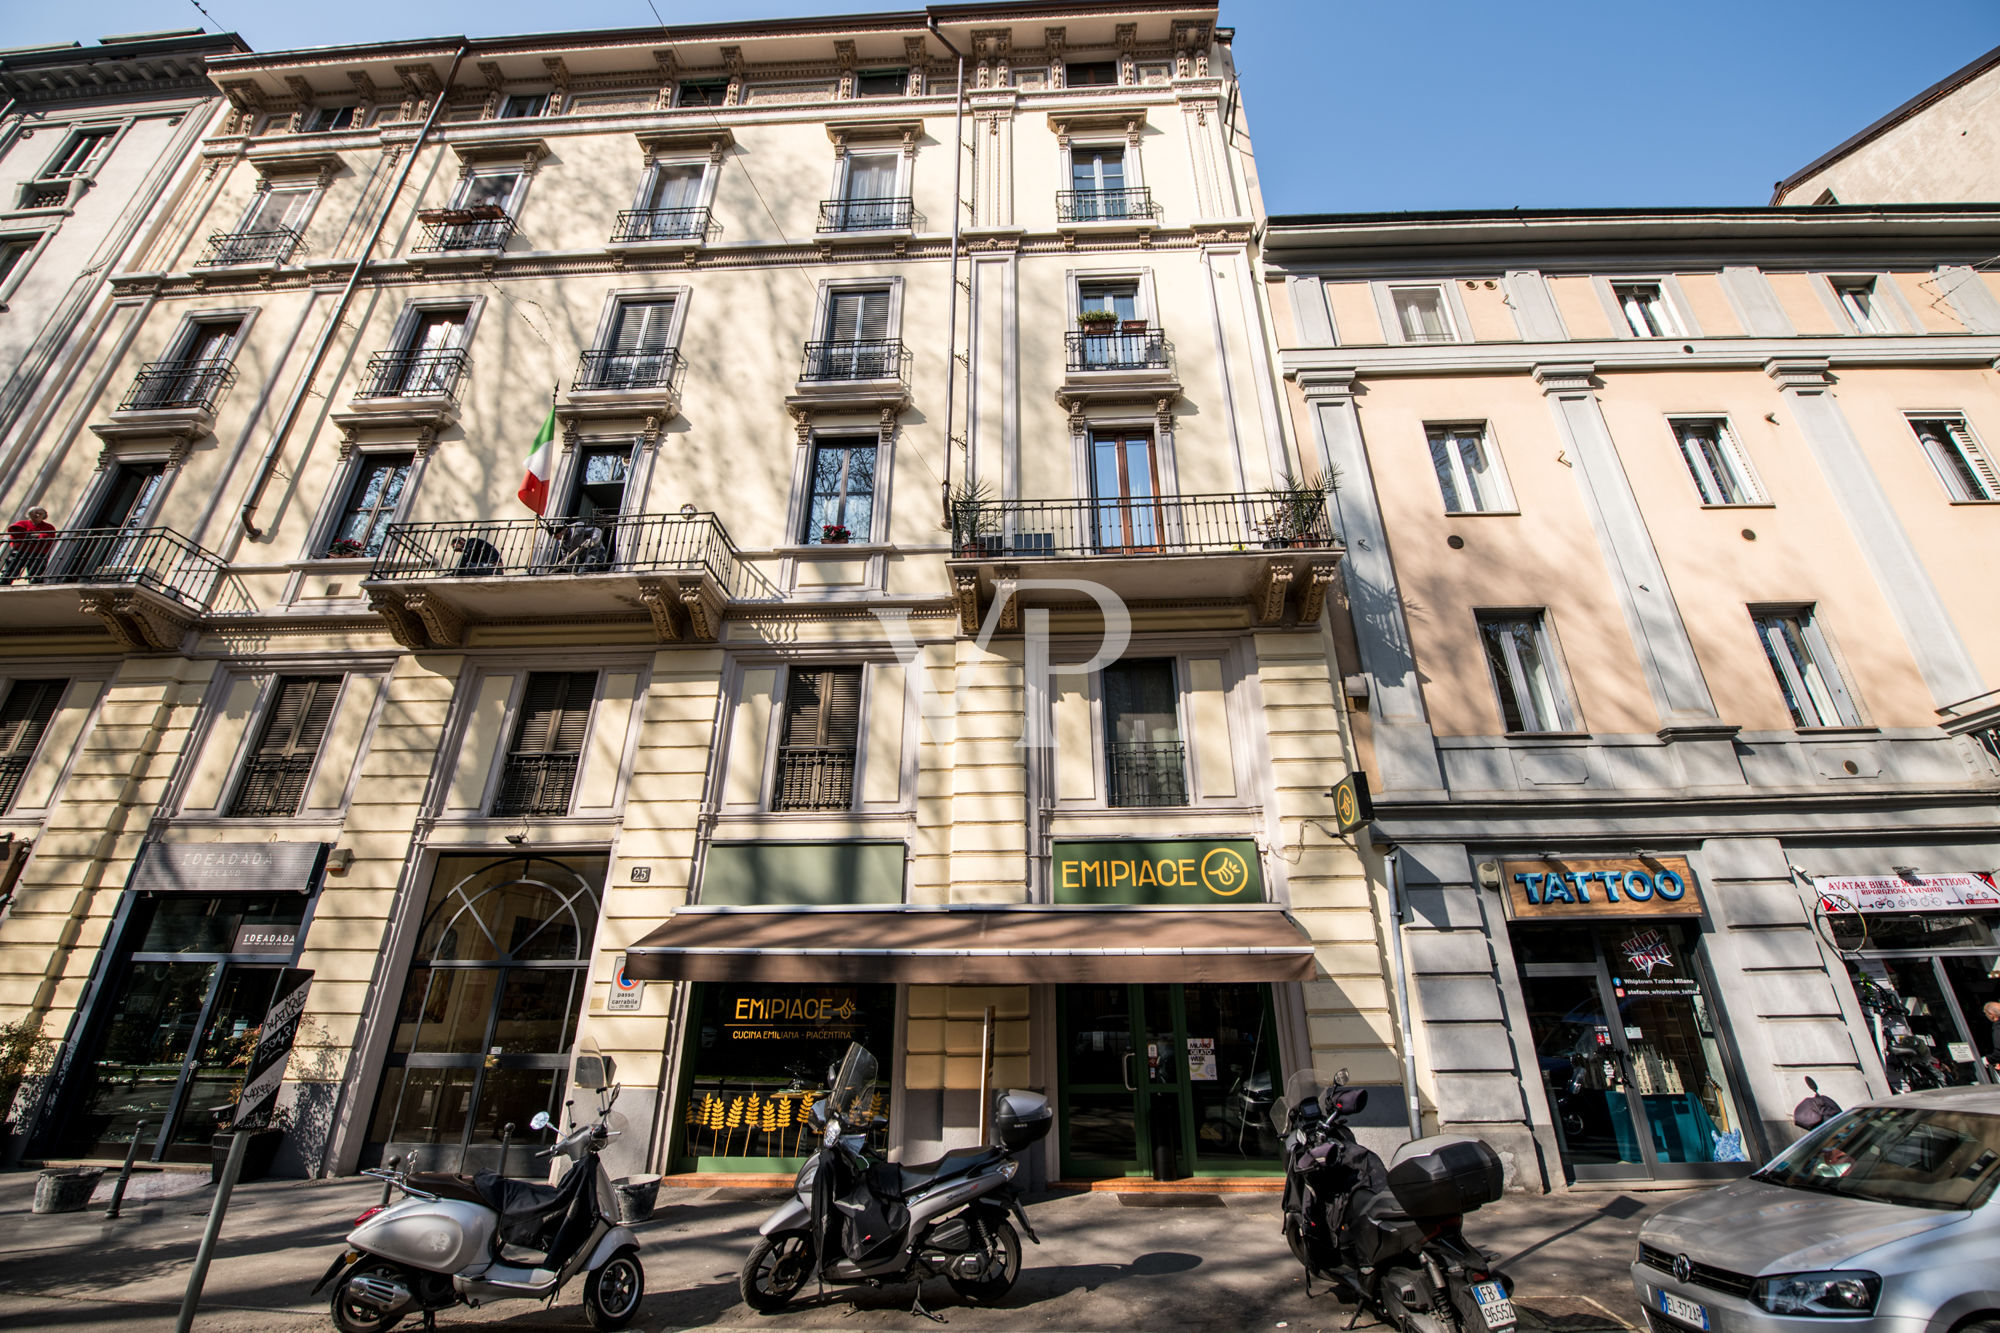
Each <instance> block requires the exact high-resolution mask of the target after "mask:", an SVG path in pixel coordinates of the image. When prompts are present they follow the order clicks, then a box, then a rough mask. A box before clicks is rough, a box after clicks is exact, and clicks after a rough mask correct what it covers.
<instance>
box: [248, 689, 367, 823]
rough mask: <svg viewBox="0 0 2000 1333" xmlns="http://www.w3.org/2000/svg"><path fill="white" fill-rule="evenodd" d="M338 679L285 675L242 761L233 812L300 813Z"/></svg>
mask: <svg viewBox="0 0 2000 1333" xmlns="http://www.w3.org/2000/svg"><path fill="white" fill-rule="evenodd" d="M340 682H341V677H339V676H285V677H282V678H281V679H280V680H279V681H278V691H277V697H276V698H275V699H273V700H272V703H271V711H270V712H269V713H268V714H266V715H265V718H264V727H263V730H262V731H261V732H259V733H258V736H257V745H256V748H255V749H253V750H251V752H250V757H249V759H248V760H247V761H246V762H245V763H244V765H243V777H242V780H241V781H240V782H238V783H237V785H236V799H235V800H234V801H232V802H231V803H230V806H229V813H230V814H232V815H234V816H237V817H238V818H250V817H261V818H266V819H290V818H292V817H293V816H294V815H296V814H298V812H299V802H300V801H302V800H303V799H305V794H306V779H307V778H308V777H310V776H311V775H312V767H313V762H314V761H315V760H316V759H318V758H319V746H320V742H321V741H323V740H325V739H326V724H327V723H328V722H330V721H332V720H333V704H334V700H335V699H337V698H338V697H339V695H340Z"/></svg>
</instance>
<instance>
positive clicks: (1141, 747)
mask: <svg viewBox="0 0 2000 1333" xmlns="http://www.w3.org/2000/svg"><path fill="white" fill-rule="evenodd" d="M1100 680H1101V683H1102V685H1103V688H1104V755H1105V768H1106V770H1107V771H1106V778H1107V779H1108V780H1107V781H1106V783H1105V790H1106V792H1107V793H1108V798H1109V804H1111V805H1116V806H1142V805H1143V806H1159V805H1186V804H1187V803H1188V790H1187V747H1186V745H1185V744H1184V743H1183V742H1182V740H1181V725H1180V707H1179V703H1180V695H1179V691H1178V690H1177V689H1176V688H1175V685H1174V663H1173V659H1172V658H1167V657H1154V658H1136V659H1131V660H1127V661H1123V662H1118V663H1115V664H1113V665H1111V666H1108V667H1106V668H1104V672H1103V675H1102V676H1101V678H1100Z"/></svg>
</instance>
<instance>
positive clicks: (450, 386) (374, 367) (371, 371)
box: [354, 347, 466, 402]
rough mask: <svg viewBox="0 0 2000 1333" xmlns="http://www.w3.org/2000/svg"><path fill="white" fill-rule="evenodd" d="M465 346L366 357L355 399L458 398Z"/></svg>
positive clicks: (454, 399)
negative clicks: (366, 364) (366, 365)
mask: <svg viewBox="0 0 2000 1333" xmlns="http://www.w3.org/2000/svg"><path fill="white" fill-rule="evenodd" d="M465 360H466V358H465V349H464V348H462V347H446V348H442V349H439V350H433V351H428V352H377V353H375V355H373V356H371V357H369V358H368V369H367V370H365V371H364V372H362V380H361V387H360V389H358V390H356V392H355V394H354V396H355V397H356V398H449V399H451V400H452V401H453V402H456V401H458V379H459V376H460V375H462V374H464V373H465Z"/></svg>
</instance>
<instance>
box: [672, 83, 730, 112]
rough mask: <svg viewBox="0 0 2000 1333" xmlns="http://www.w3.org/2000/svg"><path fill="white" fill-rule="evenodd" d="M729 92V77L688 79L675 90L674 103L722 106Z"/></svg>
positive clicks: (676, 104)
mask: <svg viewBox="0 0 2000 1333" xmlns="http://www.w3.org/2000/svg"><path fill="white" fill-rule="evenodd" d="M728 93H729V80H728V79H688V80H687V81H685V82H683V83H682V84H681V86H680V87H678V88H676V89H675V90H674V105H675V106H721V105H722V100H723V98H724V97H726V96H727V95H728Z"/></svg>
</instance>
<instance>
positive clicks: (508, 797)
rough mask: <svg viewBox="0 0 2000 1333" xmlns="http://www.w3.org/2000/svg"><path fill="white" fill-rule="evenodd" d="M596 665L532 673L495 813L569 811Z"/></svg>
mask: <svg viewBox="0 0 2000 1333" xmlns="http://www.w3.org/2000/svg"><path fill="white" fill-rule="evenodd" d="M596 693H597V673H596V672H595V671H536V672H533V673H531V674H530V675H529V676H528V685H527V689H526V690H525V691H524V692H523V694H522V698H521V715H520V717H519V718H518V719H517V720H516V722H515V724H514V744H513V747H512V748H511V749H509V750H508V752H507V767H506V770H505V771H504V772H503V773H502V774H501V775H500V794H499V795H498V796H497V797H495V798H494V801H493V813H494V814H495V815H566V814H568V813H569V804H570V796H571V793H573V792H574V791H575V789H576V769H577V762H578V760H579V758H580V757H581V756H582V754H583V738H584V735H585V733H586V732H588V731H589V729H590V701H591V698H592V696H594V695H595V694H596Z"/></svg>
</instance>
